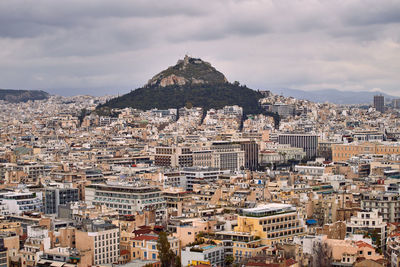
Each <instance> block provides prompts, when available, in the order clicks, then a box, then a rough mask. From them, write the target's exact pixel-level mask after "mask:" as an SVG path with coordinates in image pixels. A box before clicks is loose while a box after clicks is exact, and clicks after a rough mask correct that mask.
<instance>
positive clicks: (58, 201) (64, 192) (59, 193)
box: [44, 184, 79, 214]
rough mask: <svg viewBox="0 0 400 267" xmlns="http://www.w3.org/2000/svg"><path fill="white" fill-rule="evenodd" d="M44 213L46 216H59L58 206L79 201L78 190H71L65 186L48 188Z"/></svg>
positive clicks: (59, 185) (58, 185)
mask: <svg viewBox="0 0 400 267" xmlns="http://www.w3.org/2000/svg"><path fill="white" fill-rule="evenodd" d="M44 198H45V202H44V212H45V213H46V214H57V213H58V206H59V205H65V204H67V203H71V202H75V201H78V200H79V190H78V188H71V186H66V185H64V184H55V185H54V186H51V185H50V186H48V187H46V190H45V192H44Z"/></svg>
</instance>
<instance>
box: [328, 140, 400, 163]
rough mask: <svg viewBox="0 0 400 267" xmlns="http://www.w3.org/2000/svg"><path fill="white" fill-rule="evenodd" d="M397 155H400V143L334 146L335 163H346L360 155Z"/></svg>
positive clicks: (333, 156)
mask: <svg viewBox="0 0 400 267" xmlns="http://www.w3.org/2000/svg"><path fill="white" fill-rule="evenodd" d="M365 154H370V155H374V154H376V155H397V154H400V143H398V142H395V143H388V142H382V143H369V142H363V143H358V142H355V143H350V144H334V145H332V159H333V161H346V160H348V159H350V158H351V157H353V156H358V155H365Z"/></svg>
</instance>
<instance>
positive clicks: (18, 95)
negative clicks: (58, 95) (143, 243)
mask: <svg viewBox="0 0 400 267" xmlns="http://www.w3.org/2000/svg"><path fill="white" fill-rule="evenodd" d="M48 97H49V94H48V93H46V92H44V91H40V90H12V89H0V100H5V101H7V102H12V103H19V102H27V101H29V100H43V99H47V98H48Z"/></svg>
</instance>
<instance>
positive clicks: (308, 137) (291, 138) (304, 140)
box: [278, 133, 318, 159]
mask: <svg viewBox="0 0 400 267" xmlns="http://www.w3.org/2000/svg"><path fill="white" fill-rule="evenodd" d="M278 142H279V144H290V145H291V146H292V147H299V148H302V149H303V150H304V152H306V158H307V159H312V158H314V157H315V156H316V155H317V148H318V136H317V135H314V134H297V133H285V134H279V136H278Z"/></svg>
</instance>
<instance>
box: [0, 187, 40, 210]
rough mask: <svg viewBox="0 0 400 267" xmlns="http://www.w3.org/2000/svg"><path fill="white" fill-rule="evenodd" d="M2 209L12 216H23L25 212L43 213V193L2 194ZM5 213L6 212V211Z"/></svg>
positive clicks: (0, 200)
mask: <svg viewBox="0 0 400 267" xmlns="http://www.w3.org/2000/svg"><path fill="white" fill-rule="evenodd" d="M0 202H1V204H2V207H3V208H5V207H6V209H7V210H8V213H11V214H22V213H23V212H25V211H42V209H43V196H42V192H30V191H27V190H24V191H15V192H3V193H0ZM4 212H5V211H4Z"/></svg>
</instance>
